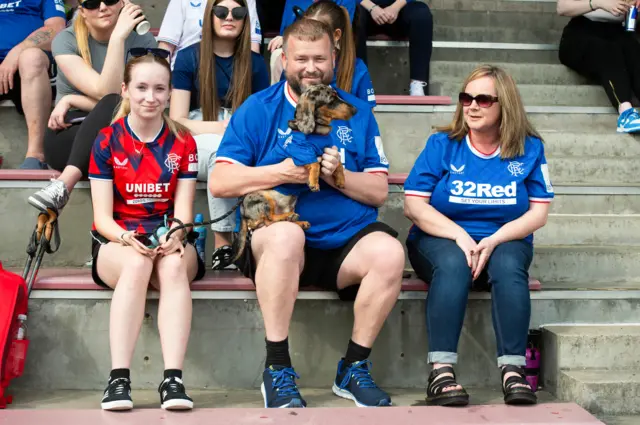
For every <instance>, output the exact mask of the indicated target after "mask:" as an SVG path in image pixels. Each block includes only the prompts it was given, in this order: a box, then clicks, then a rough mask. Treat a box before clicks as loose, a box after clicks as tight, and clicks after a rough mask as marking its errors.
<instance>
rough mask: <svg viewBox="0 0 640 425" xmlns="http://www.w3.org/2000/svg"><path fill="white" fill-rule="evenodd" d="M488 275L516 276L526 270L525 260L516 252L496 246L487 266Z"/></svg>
mask: <svg viewBox="0 0 640 425" xmlns="http://www.w3.org/2000/svg"><path fill="white" fill-rule="evenodd" d="M487 268H488V271H489V274H491V275H496V274H499V275H501V276H505V275H518V274H520V273H522V272H523V271H526V269H527V268H528V264H527V259H526V258H525V256H524V255H519V252H518V251H516V250H512V249H509V248H507V247H500V246H498V247H497V248H496V249H495V250H494V252H493V254H492V255H491V259H490V261H489V264H488V265H487Z"/></svg>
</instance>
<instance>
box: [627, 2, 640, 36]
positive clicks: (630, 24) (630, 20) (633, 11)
mask: <svg viewBox="0 0 640 425" xmlns="http://www.w3.org/2000/svg"><path fill="white" fill-rule="evenodd" d="M637 17H638V8H637V7H636V6H631V7H630V8H629V12H628V13H627V17H626V18H625V20H624V29H625V30H626V31H635V30H636V18H637Z"/></svg>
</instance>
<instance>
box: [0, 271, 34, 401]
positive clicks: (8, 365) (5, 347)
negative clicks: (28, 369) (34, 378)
mask: <svg viewBox="0 0 640 425" xmlns="http://www.w3.org/2000/svg"><path fill="white" fill-rule="evenodd" d="M27 310H28V294H27V284H26V282H25V281H24V279H23V278H22V277H21V276H19V275H17V274H15V273H11V272H9V271H6V270H4V269H3V268H2V263H1V262H0V350H1V351H0V409H4V408H6V407H7V404H11V402H12V401H13V397H11V396H10V395H8V394H7V393H6V391H7V387H8V386H9V384H10V383H11V380H12V379H15V378H18V377H19V376H22V373H23V372H24V364H25V361H26V358H27V350H28V348H29V340H27V339H24V340H19V341H18V340H13V339H12V337H13V335H15V332H16V330H17V329H16V326H17V323H18V321H17V318H18V315H19V314H27Z"/></svg>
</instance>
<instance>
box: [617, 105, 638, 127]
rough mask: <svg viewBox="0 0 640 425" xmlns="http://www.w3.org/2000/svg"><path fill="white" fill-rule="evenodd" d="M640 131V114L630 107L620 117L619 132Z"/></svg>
mask: <svg viewBox="0 0 640 425" xmlns="http://www.w3.org/2000/svg"><path fill="white" fill-rule="evenodd" d="M637 131H640V114H638V111H636V110H635V109H634V108H629V109H627V110H626V111H624V112H623V113H621V114H620V116H619V117H618V129H617V132H618V133H635V132H637Z"/></svg>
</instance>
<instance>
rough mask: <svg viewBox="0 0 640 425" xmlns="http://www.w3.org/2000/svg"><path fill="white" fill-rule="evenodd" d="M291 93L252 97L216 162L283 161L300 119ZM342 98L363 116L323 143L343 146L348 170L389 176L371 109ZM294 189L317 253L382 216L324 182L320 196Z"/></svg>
mask: <svg viewBox="0 0 640 425" xmlns="http://www.w3.org/2000/svg"><path fill="white" fill-rule="evenodd" d="M288 90H289V88H288V84H286V83H284V82H280V83H278V84H275V85H273V86H271V87H270V88H268V89H267V90H263V91H262V92H260V93H258V94H255V95H252V96H251V97H249V99H247V100H246V101H245V102H244V103H243V104H242V106H241V107H240V108H239V109H238V110H237V111H236V112H235V113H234V114H233V116H232V117H231V121H230V122H229V126H228V127H227V129H226V131H225V133H224V137H223V139H222V142H221V144H220V148H219V149H218V153H217V159H216V162H227V163H236V164H243V165H247V166H250V167H255V166H261V165H267V164H272V163H274V162H279V161H278V158H279V154H278V151H279V150H280V149H283V150H285V151H287V147H288V146H289V145H290V143H291V141H292V140H293V134H292V133H294V132H293V131H292V130H291V129H290V128H289V126H288V122H289V120H291V119H294V116H295V110H296V109H295V108H296V103H295V102H294V101H293V99H292V98H291V96H290V95H289V92H288ZM338 94H339V95H340V97H341V98H342V99H344V100H345V101H347V102H348V103H350V104H351V105H353V106H354V107H356V108H357V110H358V111H357V113H356V114H355V115H354V116H353V117H352V118H351V119H350V120H349V121H340V120H336V121H333V122H332V123H331V127H332V131H331V133H330V134H329V135H327V136H325V137H323V138H325V139H329V140H328V141H329V143H328V145H329V146H332V145H335V146H337V147H338V150H339V151H340V155H341V157H342V164H343V165H344V167H345V168H346V169H347V170H349V171H353V172H370V173H377V172H380V173H385V174H386V173H388V169H389V162H388V161H387V158H386V156H385V154H384V149H383V146H382V138H381V137H380V131H379V130H378V124H377V123H376V120H375V118H374V116H373V113H372V112H371V108H370V106H369V104H368V103H366V102H363V101H361V100H360V99H358V98H357V97H355V96H352V95H350V94H348V93H345V92H343V91H341V90H338ZM285 145H287V147H285ZM292 186H299V187H300V188H302V189H305V190H302V193H300V195H299V197H298V201H297V204H296V212H297V213H298V214H299V215H300V219H301V220H306V221H309V223H311V228H310V229H309V230H307V231H306V237H307V244H308V245H309V246H310V247H312V248H318V249H332V248H337V247H341V246H344V245H345V244H346V243H347V242H348V241H349V239H351V238H352V237H353V236H354V235H355V234H356V233H357V232H359V231H360V230H361V229H363V228H364V227H366V226H367V225H369V224H371V223H373V222H375V221H376V219H377V217H378V209H377V208H375V207H372V206H369V205H365V204H362V203H360V202H358V201H356V200H354V199H351V198H349V197H347V196H346V195H344V194H342V192H340V191H338V190H336V189H334V188H332V187H331V186H329V185H328V184H326V183H325V182H324V181H322V180H321V181H320V191H319V192H311V191H309V190H306V185H304V184H300V185H292Z"/></svg>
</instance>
